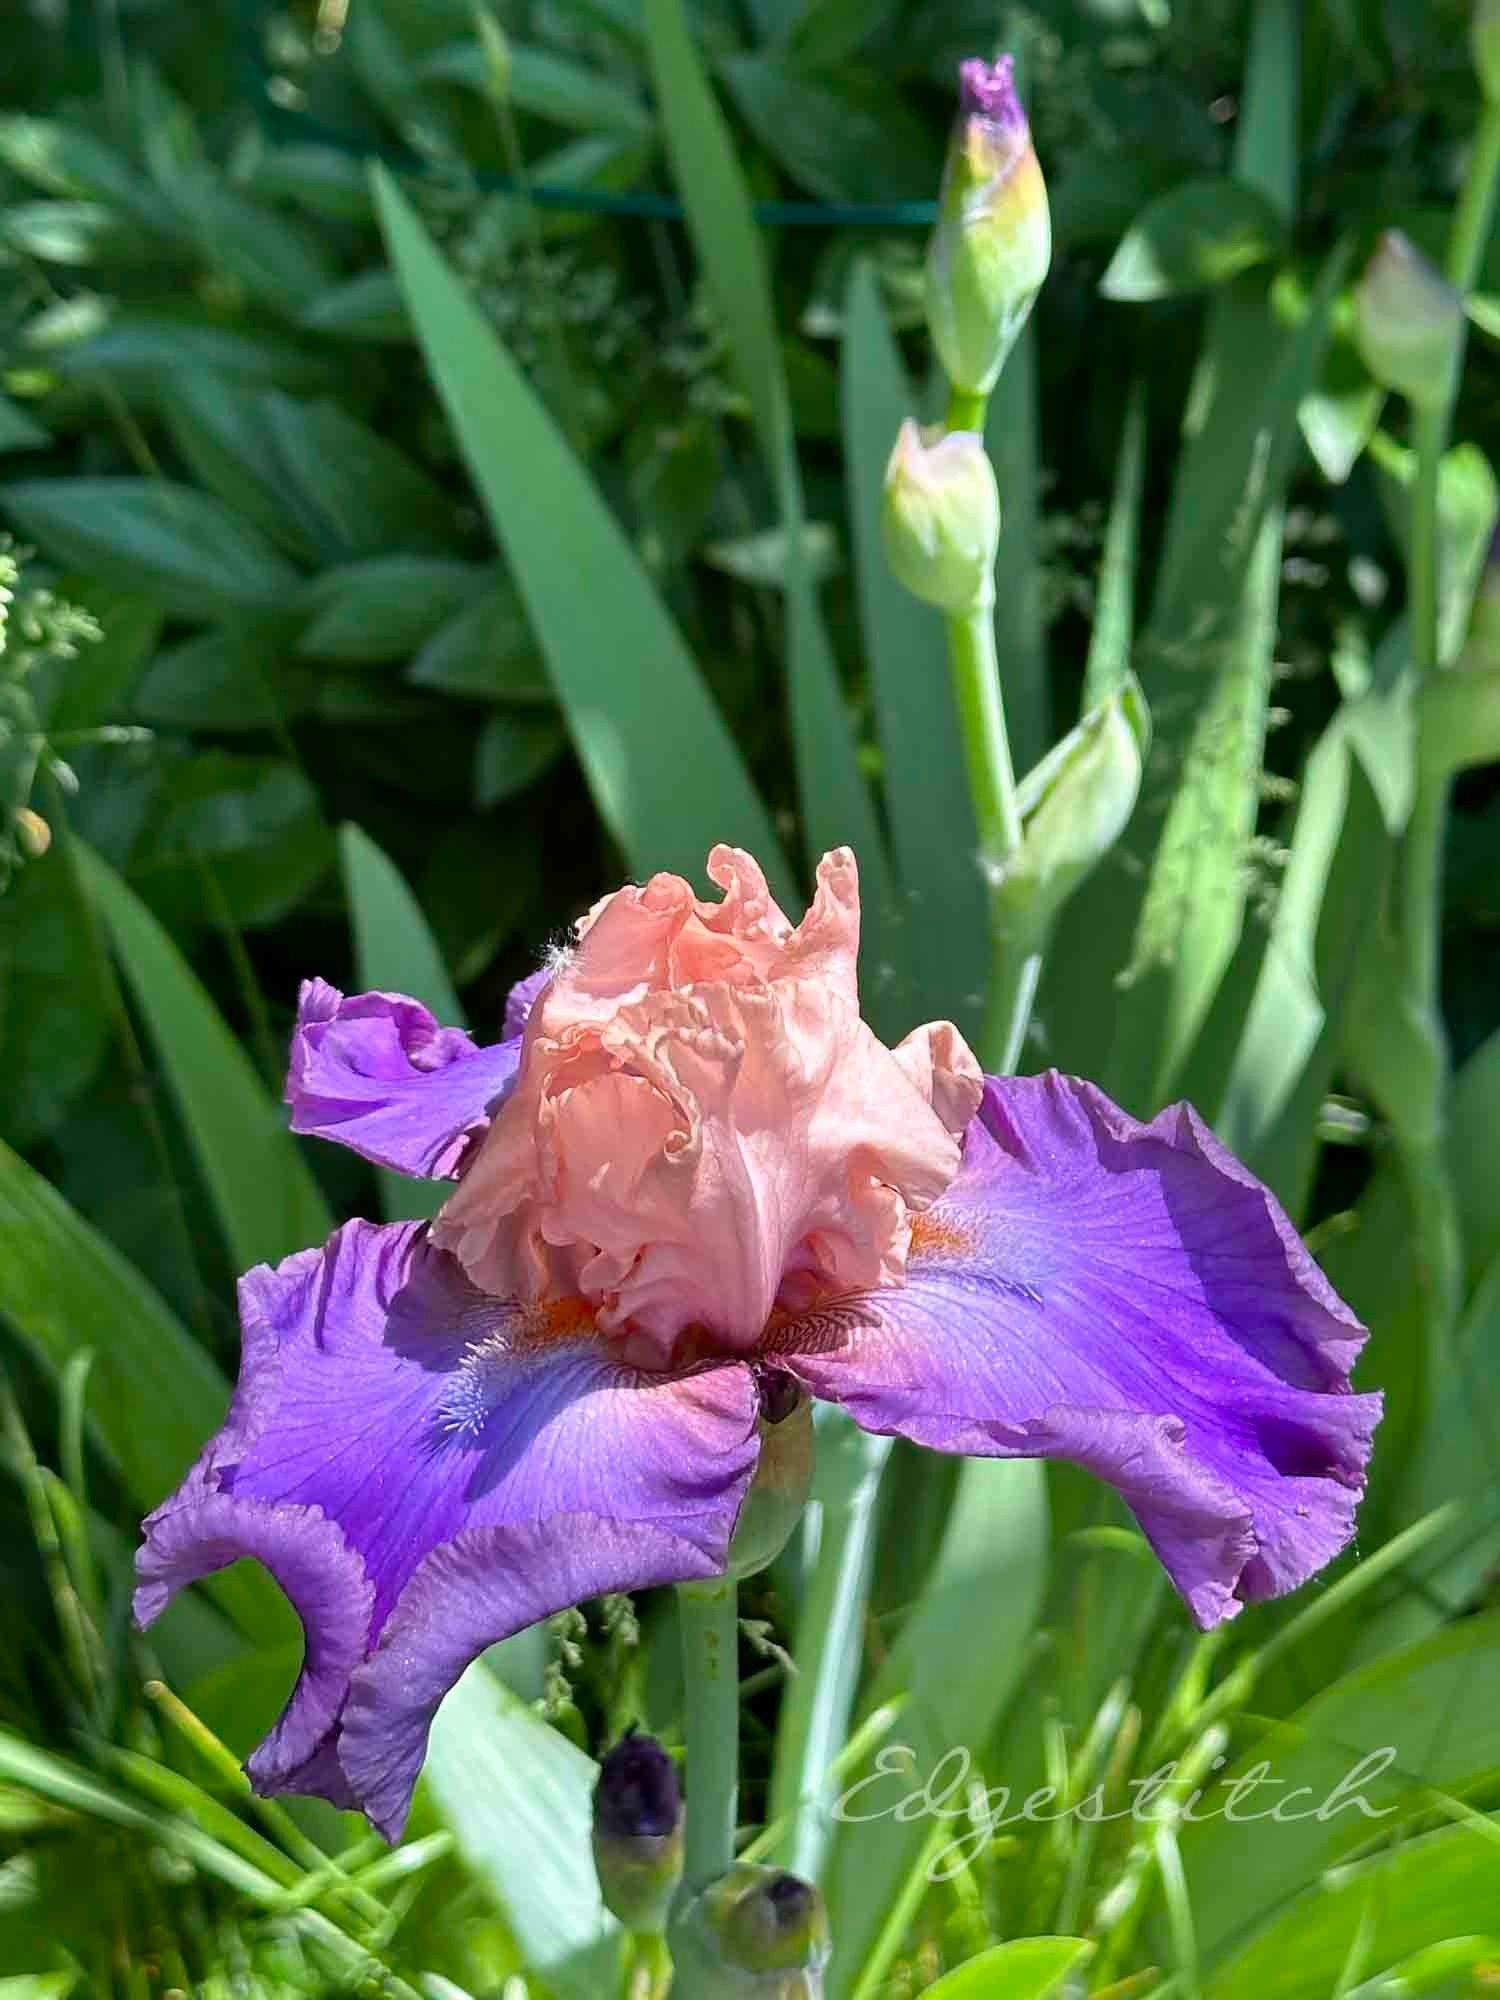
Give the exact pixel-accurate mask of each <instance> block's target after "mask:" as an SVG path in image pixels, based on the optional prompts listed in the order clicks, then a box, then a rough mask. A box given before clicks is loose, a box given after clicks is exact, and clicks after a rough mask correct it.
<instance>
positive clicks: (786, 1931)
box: [671, 1861, 829, 2000]
mask: <svg viewBox="0 0 1500 2000" xmlns="http://www.w3.org/2000/svg"><path fill="white" fill-rule="evenodd" d="M671 1945H672V1963H673V1965H674V1967H675V1968H676V1973H677V1978H678V1981H679V1982H680V1983H681V1985H682V1989H683V1991H684V1993H685V1994H687V1995H691V1996H692V2000H821V1996H822V1993H823V1968H824V1966H825V1965H826V1964H827V1963H828V1953H829V1939H828V1916H827V1913H826V1911H825V1910H824V1907H823V1899H822V1897H821V1896H820V1895H819V1894H818V1892H817V1890H816V1889H815V1888H814V1887H813V1886H812V1884H811V1883H810V1882H804V1881H803V1880H802V1878H801V1877H800V1876H798V1875H788V1874H786V1873H785V1872H784V1871H783V1870H781V1869H779V1868H761V1867H757V1866H755V1865H754V1864H753V1863H751V1862H748V1861H742V1862H739V1863H737V1864H736V1865H735V1866H734V1867H733V1868H731V1869H730V1871H729V1873H728V1874H727V1875H721V1876H720V1877H719V1879H718V1881H717V1882H712V1883H710V1884H709V1886H708V1887H707V1888H706V1889H705V1890H704V1891H703V1893H702V1894H701V1895H700V1896H698V1897H696V1898H695V1899H694V1901H693V1902H692V1903H690V1904H689V1905H688V1907H687V1909H686V1910H685V1911H684V1912H683V1913H682V1915H681V1917H680V1918H679V1919H678V1920H677V1922H676V1923H674V1925H673V1927H672V1937H671ZM676 1990H677V1989H676V1987H675V1986H674V1988H673V1991H674V1992H675V1991H676Z"/></svg>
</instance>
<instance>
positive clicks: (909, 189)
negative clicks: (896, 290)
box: [663, 51, 943, 202]
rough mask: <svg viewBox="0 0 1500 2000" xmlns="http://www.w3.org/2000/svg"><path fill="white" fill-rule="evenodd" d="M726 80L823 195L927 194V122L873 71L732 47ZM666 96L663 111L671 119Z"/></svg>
mask: <svg viewBox="0 0 1500 2000" xmlns="http://www.w3.org/2000/svg"><path fill="white" fill-rule="evenodd" d="M724 81H725V83H726V84H727V85H728V87H729V91H730V94H731V96H732V97H733V99H734V102H735V105H736V107H737V108H738V110H739V112H740V114H741V115H742V117H743V118H744V120H745V123H746V124H747V125H748V126H749V127H750V129H751V131H752V132H753V133H754V134H755V136H756V138H757V139H759V141H760V143H761V144H762V145H763V146H764V147H765V149H766V151H767V152H768V153H769V154H770V155H771V156H772V158H773V159H774V160H776V162H777V163H778V165H780V166H782V167H784V168H785V169H786V171H787V173H788V174H790V175H791V177H792V179H793V180H794V181H796V182H798V183H799V184H800V185H801V186H802V187H804V188H806V189H807V191H808V193H809V194H814V195H817V196H819V197H820V198H821V199H822V200H823V201H829V202H903V201H930V200H931V199H932V195H933V192H934V190H935V189H936V187H937V184H938V179H939V176H940V175H941V172H942V164H943V161H942V152H941V149H940V147H939V145H938V143H937V137H936V134H935V133H934V131H933V128H932V127H931V125H930V124H929V123H927V121H925V120H923V119H919V118H917V117H915V116H914V114H913V113H912V112H911V111H910V110H909V109H908V107H907V105H906V102H905V100H904V99H903V97H902V96H901V94H900V92H899V91H897V90H896V89H895V88H894V87H893V85H892V84H891V83H890V82H888V81H887V79H886V78H885V77H883V76H882V75H881V74H880V73H879V72H878V71H877V70H873V69H858V68H854V67H850V66H848V65H842V66H840V67H839V68H838V69H836V70H831V71H829V70H825V71H822V72H817V71H812V70H809V69H805V68H803V67H801V66H800V65H799V64H797V63H796V62H794V61H792V60H789V59H788V58H787V57H785V56H783V55H781V54H780V53H778V52H774V51H768V52H767V53H765V54H760V55H744V56H731V57H730V58H729V60H728V61H727V62H726V63H725V64H724ZM676 109H677V107H675V106H674V105H672V104H671V103H670V102H668V103H666V104H665V105H664V107H663V116H664V117H665V118H666V120H667V121H668V125H669V129H670V121H671V119H672V117H673V115H674V112H675V111H676Z"/></svg>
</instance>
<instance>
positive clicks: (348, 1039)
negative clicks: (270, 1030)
mask: <svg viewBox="0 0 1500 2000" xmlns="http://www.w3.org/2000/svg"><path fill="white" fill-rule="evenodd" d="M520 1055H521V1044H520V1040H519V1036H517V1037H516V1038H515V1039H512V1040H509V1041H504V1042H496V1043H492V1044H491V1045H490V1046H489V1047H486V1048H480V1047H479V1046H478V1045H477V1044H476V1043H474V1042H473V1041H472V1040H471V1039H470V1038H469V1036H468V1035H466V1034H465V1033H464V1031H463V1029H462V1028H444V1027H440V1026H439V1024H438V1023H437V1021H435V1020H434V1019H433V1017H432V1015H431V1014H429V1013H428V1011H427V1009H426V1008H425V1007H424V1006H422V1005H421V1003H420V1002H419V1001H416V1000H408V999H407V998H406V997H405V996H404V995H402V994H400V993H356V994H351V995H348V996H347V997H346V996H345V995H344V994H342V993H340V992H339V990H338V988H337V987H336V986H330V985H329V984H328V982H327V980H324V979H308V980H304V981H303V984H302V991H301V993H300V994H299V996H298V1002H297V1025H296V1028H295V1029H294V1030H293V1034H292V1053H291V1063H290V1068H289V1070H288V1074H287V1086H286V1097H287V1102H288V1104H290V1106H291V1107H292V1121H291V1122H292V1130H293V1131H294V1132H304V1133H309V1134H311V1135H312V1136H314V1137H316V1138H319V1139H335V1140H337V1141H338V1143H339V1144H340V1145H341V1146H348V1147H350V1148H351V1150H352V1151H354V1152H356V1153H359V1154H362V1155H363V1157H364V1158H365V1159H367V1160H373V1161H374V1162H375V1164H376V1165H377V1166H381V1167H393V1168H394V1169H395V1170H396V1172H397V1173H402V1174H420V1175H425V1176H427V1177H429V1178H433V1179H440V1178H446V1177H448V1176H450V1175H451V1174H452V1173H453V1172H454V1170H455V1168H456V1167H457V1164H458V1161H459V1159H460V1158H461V1156H462V1154H463V1151H464V1146H465V1143H466V1141H467V1140H468V1138H469V1136H470V1135H471V1134H472V1133H476V1132H481V1131H483V1130H484V1128H485V1127H486V1126H487V1125H488V1123H489V1120H490V1117H491V1116H492V1114H493V1112H494V1110H495V1109H496V1107H497V1106H498V1105H499V1104H500V1103H501V1102H503V1100H504V1098H505V1096H506V1095H507V1093H508V1092H509V1090H510V1088H511V1085H512V1084H513V1083H514V1081H515V1075H516V1069H517V1066H518V1064H519V1062H520Z"/></svg>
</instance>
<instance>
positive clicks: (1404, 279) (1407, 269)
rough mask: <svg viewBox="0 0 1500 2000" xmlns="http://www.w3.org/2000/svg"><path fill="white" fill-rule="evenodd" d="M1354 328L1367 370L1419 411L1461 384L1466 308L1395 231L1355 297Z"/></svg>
mask: <svg viewBox="0 0 1500 2000" xmlns="http://www.w3.org/2000/svg"><path fill="white" fill-rule="evenodd" d="M1354 328H1355V337H1356V339H1357V340H1358V343H1359V351H1360V353H1361V355H1362V356H1363V357H1364V363H1365V366H1366V367H1367V368H1368V369H1369V371H1370V373H1371V374H1372V375H1373V376H1374V377H1375V380H1376V381H1377V382H1378V383H1380V385H1381V387H1382V388H1385V389H1394V390H1395V391H1396V393H1397V394H1398V395H1402V396H1405V397H1406V398H1407V400H1408V402H1412V403H1415V404H1417V405H1418V406H1424V405H1426V406H1430V405H1432V404H1434V403H1440V402H1442V401H1443V399H1444V398H1445V397H1446V396H1447V394H1448V392H1449V390H1450V388H1451V387H1452V384H1453V375H1454V370H1455V369H1456V368H1457V366H1458V357H1459V353H1460V349H1461V345H1462V341H1463V333H1464V302H1463V299H1462V297H1461V296H1460V294H1459V293H1458V292H1456V291H1455V290H1454V289H1453V287H1452V285H1450V284H1449V283H1448V282H1447V280H1446V279H1445V278H1444V277H1443V275H1442V273H1441V272H1440V271H1437V270H1435V269H1434V268H1433V266H1432V265H1431V264H1429V263H1428V261H1427V259H1426V258H1425V257H1424V256H1423V255H1422V253H1421V251H1420V250H1418V248H1417V247H1416V245H1415V244H1414V243H1413V242H1412V241H1411V240H1410V238H1409V237H1406V236H1404V235H1403V234H1402V233H1401V231H1400V230H1399V229H1388V230H1386V232H1385V233H1384V235H1383V236H1382V237H1381V239H1380V241H1379V243H1378V244H1377V245H1376V247H1375V254H1374V256H1373V257H1372V258H1371V259H1370V261H1369V263H1368V264H1367V265H1366V267H1365V274H1364V276H1363V277H1362V278H1361V279H1360V281H1359V283H1358V285H1357V286H1356V287H1355V291H1354Z"/></svg>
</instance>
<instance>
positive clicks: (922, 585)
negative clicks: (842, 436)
mask: <svg viewBox="0 0 1500 2000" xmlns="http://www.w3.org/2000/svg"><path fill="white" fill-rule="evenodd" d="M881 518H882V526H883V528H884V532H885V551H886V557H887V560H888V561H889V563H890V565H891V569H892V570H893V571H894V573H895V575H896V576H897V578H898V579H899V580H900V581H901V582H902V583H904V584H905V585H906V588H907V589H908V590H909V591H911V593H912V595H913V596H915V597H920V598H921V599H922V602H923V603H924V604H935V605H936V606H937V607H938V609H939V610H940V611H946V612H949V613H950V614H952V613H956V612H961V611H971V610H973V609H974V607H975V606H976V605H979V604H984V603H987V602H988V601H989V597H990V594H991V592H992V591H993V589H994V574H995V550H996V548H997V547H998V546H999V542H1000V489H999V487H998V486H997V485H996V484H995V469H994V467H993V466H992V465H991V464H990V461H989V455H988V454H987V453H986V451H985V448H984V440H983V439H982V438H981V437H980V436H979V434H978V432H977V431H949V432H947V433H946V434H944V433H942V432H939V431H929V432H923V431H921V430H920V429H918V427H917V425H916V424H915V423H913V422H912V420H911V418H910V417H908V418H907V419H906V422H905V423H904V424H902V426H901V429H900V431H899V432H898V433H897V436H896V447H895V450H894V451H893V452H892V453H891V456H890V462H889V464H888V465H887V466H886V469H885V506H884V510H883V513H882V517H881Z"/></svg>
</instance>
